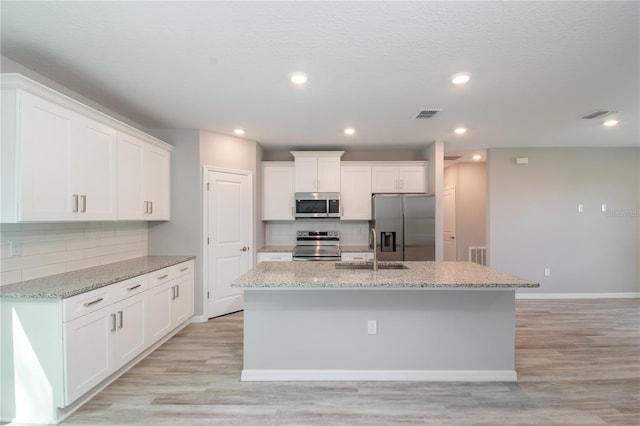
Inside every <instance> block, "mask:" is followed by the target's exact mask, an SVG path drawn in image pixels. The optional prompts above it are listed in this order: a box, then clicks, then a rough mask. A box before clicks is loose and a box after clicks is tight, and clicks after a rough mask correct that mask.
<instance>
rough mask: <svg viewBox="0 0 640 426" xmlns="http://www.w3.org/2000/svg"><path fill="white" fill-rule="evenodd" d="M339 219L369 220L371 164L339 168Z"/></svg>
mask: <svg viewBox="0 0 640 426" xmlns="http://www.w3.org/2000/svg"><path fill="white" fill-rule="evenodd" d="M340 204H341V209H342V212H341V213H342V215H341V216H340V219H341V220H371V166H355V165H343V166H342V167H341V168H340Z"/></svg>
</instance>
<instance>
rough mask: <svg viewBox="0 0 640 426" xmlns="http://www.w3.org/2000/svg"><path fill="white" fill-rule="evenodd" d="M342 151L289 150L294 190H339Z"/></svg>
mask: <svg viewBox="0 0 640 426" xmlns="http://www.w3.org/2000/svg"><path fill="white" fill-rule="evenodd" d="M343 153H344V151H291V154H293V156H294V158H295V192H340V157H341V156H342V154H343Z"/></svg>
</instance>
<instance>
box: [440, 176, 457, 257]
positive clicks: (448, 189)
mask: <svg viewBox="0 0 640 426" xmlns="http://www.w3.org/2000/svg"><path fill="white" fill-rule="evenodd" d="M449 194H453V218H451V219H453V228H454V232H453V233H454V235H453V236H454V238H455V239H454V240H453V248H454V250H453V254H454V257H455V259H453V260H458V258H459V257H460V256H459V255H458V216H457V212H456V210H457V207H458V200H457V198H456V186H455V185H452V186H447V187H445V188H444V191H443V192H442V260H446V259H444V244H445V243H446V240H445V238H444V232H445V229H444V222H445V219H446V218H445V215H446V212H445V211H444V198H445V197H446V196H447V195H449Z"/></svg>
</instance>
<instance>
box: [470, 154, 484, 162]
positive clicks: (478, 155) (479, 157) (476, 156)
mask: <svg viewBox="0 0 640 426" xmlns="http://www.w3.org/2000/svg"><path fill="white" fill-rule="evenodd" d="M471 158H472V159H473V161H480V160H482V155H480V154H476V155H474V156H473V157H471Z"/></svg>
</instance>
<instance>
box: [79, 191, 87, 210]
mask: <svg viewBox="0 0 640 426" xmlns="http://www.w3.org/2000/svg"><path fill="white" fill-rule="evenodd" d="M80 198H81V199H82V210H80V213H86V212H87V196H86V195H81V196H80Z"/></svg>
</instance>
